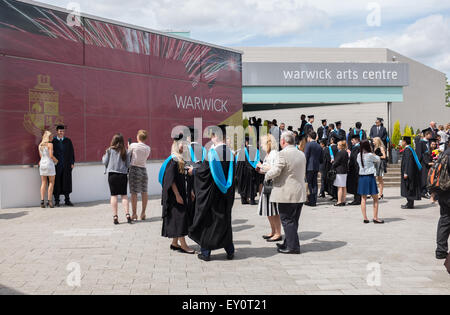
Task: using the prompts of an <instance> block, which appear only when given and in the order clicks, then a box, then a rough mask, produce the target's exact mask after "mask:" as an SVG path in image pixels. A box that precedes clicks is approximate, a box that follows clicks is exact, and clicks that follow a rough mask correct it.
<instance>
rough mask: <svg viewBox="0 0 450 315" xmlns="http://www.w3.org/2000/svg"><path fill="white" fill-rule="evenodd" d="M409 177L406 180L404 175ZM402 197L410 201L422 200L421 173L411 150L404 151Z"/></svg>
mask: <svg viewBox="0 0 450 315" xmlns="http://www.w3.org/2000/svg"><path fill="white" fill-rule="evenodd" d="M405 174H406V175H408V179H406V180H405V178H404V175H405ZM401 195H402V197H405V198H407V199H408V200H420V199H421V195H422V188H421V180H420V172H419V168H418V167H417V164H416V161H415V159H414V156H413V154H412V152H411V150H410V149H408V148H406V149H405V151H403V157H402V164H401Z"/></svg>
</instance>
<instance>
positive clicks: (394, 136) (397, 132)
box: [392, 120, 402, 149]
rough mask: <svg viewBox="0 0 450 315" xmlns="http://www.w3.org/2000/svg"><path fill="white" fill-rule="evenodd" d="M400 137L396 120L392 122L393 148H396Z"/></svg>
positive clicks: (398, 123) (398, 124) (398, 122)
mask: <svg viewBox="0 0 450 315" xmlns="http://www.w3.org/2000/svg"><path fill="white" fill-rule="evenodd" d="M401 137H402V134H401V132H400V121H398V120H397V121H396V122H395V124H394V132H393V133H392V146H393V148H394V149H398V147H399V144H400V139H401Z"/></svg>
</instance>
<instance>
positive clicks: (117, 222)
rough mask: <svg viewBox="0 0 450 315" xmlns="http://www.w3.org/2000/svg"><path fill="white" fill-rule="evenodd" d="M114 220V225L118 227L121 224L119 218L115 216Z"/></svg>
mask: <svg viewBox="0 0 450 315" xmlns="http://www.w3.org/2000/svg"><path fill="white" fill-rule="evenodd" d="M113 219H114V224H115V225H118V224H119V217H118V216H116V215H115V216H114V217H113Z"/></svg>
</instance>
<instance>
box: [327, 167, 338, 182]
mask: <svg viewBox="0 0 450 315" xmlns="http://www.w3.org/2000/svg"><path fill="white" fill-rule="evenodd" d="M336 176H337V171H336V170H335V169H331V170H329V171H328V174H327V180H328V182H329V183H334V181H335V180H336Z"/></svg>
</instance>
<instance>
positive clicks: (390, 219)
mask: <svg viewBox="0 0 450 315" xmlns="http://www.w3.org/2000/svg"><path fill="white" fill-rule="evenodd" d="M383 220H384V223H391V222H398V221H405V220H406V219H402V218H387V219H383Z"/></svg>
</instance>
